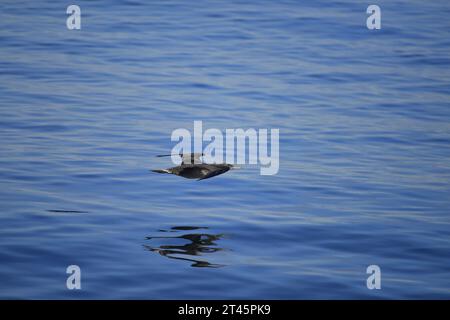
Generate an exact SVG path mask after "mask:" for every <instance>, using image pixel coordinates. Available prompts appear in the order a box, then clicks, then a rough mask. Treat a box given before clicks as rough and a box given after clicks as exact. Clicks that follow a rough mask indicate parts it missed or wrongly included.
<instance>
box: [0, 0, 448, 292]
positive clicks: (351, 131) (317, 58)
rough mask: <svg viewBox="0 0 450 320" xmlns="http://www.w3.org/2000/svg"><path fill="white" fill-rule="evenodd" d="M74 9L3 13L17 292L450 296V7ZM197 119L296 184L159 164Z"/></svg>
mask: <svg viewBox="0 0 450 320" xmlns="http://www.w3.org/2000/svg"><path fill="white" fill-rule="evenodd" d="M68 4H69V3H68V2H61V1H16V0H14V1H12V0H8V1H2V3H1V10H0V44H1V51H0V139H1V140H0V141H1V145H0V298H3V299H81V298H83V299H110V298H118V299H227V298H234V299H246V298H252V299H380V298H384V299H419V298H425V299H429V298H438V299H449V298H450V212H449V211H450V183H449V182H450V55H449V52H450V19H449V15H450V3H449V2H448V1H447V0H441V1H432V2H431V1H410V0H408V1H377V3H376V4H378V5H379V6H380V8H381V14H382V15H381V29H380V30H369V29H368V28H367V27H366V19H367V17H368V14H367V13H366V9H367V6H368V4H369V3H367V2H364V1H317V0H308V1H235V0H232V1H230V0H226V1H225V0H221V1H203V0H202V1H144V0H142V1H78V0H77V1H74V4H77V5H79V6H80V8H81V30H68V28H67V27H66V19H67V17H68V15H67V14H66V8H67V6H68ZM195 120H201V121H203V126H204V128H205V129H207V128H218V129H220V130H223V131H224V130H225V129H227V128H243V129H248V128H255V129H260V128H261V129H262V128H268V129H270V128H278V129H280V168H279V172H278V174H276V175H271V176H263V175H260V170H259V167H258V166H255V165H249V166H243V167H242V168H241V169H240V170H233V171H230V172H227V173H226V174H223V175H220V176H217V177H214V178H211V179H208V180H204V181H195V180H188V179H184V178H182V177H177V176H173V175H162V174H157V173H153V172H151V171H149V170H150V169H160V168H167V167H170V166H173V164H172V163H171V161H170V158H157V157H155V156H156V155H158V154H164V153H169V152H170V151H171V149H172V148H173V147H174V145H175V142H173V141H171V139H170V138H171V133H172V131H173V130H174V129H177V128H186V129H188V130H192V129H193V123H194V121H195ZM69 265H77V266H79V267H80V269H81V289H80V290H69V289H67V287H66V280H67V277H68V276H69V274H67V273H66V268H67V267H68V266H69ZM370 265H377V266H379V267H380V269H381V289H380V290H377V289H374V290H369V289H368V288H367V286H366V280H367V278H368V276H369V274H367V273H366V269H367V267H368V266H370Z"/></svg>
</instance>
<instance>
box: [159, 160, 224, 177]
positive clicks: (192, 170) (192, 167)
mask: <svg viewBox="0 0 450 320" xmlns="http://www.w3.org/2000/svg"><path fill="white" fill-rule="evenodd" d="M232 167H233V166H232V165H230V164H205V163H201V164H181V165H179V166H176V167H172V168H168V169H165V170H153V171H154V172H158V173H171V174H175V175H177V176H180V177H184V178H187V179H198V180H204V179H209V178H212V177H215V176H218V175H219V174H222V173H225V172H227V171H228V170H230V169H231V168H232Z"/></svg>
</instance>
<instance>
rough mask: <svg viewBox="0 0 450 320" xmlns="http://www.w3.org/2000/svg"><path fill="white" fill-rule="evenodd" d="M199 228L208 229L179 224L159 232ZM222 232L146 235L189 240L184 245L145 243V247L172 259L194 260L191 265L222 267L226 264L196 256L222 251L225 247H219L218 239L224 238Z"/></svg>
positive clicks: (150, 238)
mask: <svg viewBox="0 0 450 320" xmlns="http://www.w3.org/2000/svg"><path fill="white" fill-rule="evenodd" d="M198 229H208V228H207V227H189V226H179V227H172V228H171V229H170V230H159V232H180V231H189V230H198ZM222 236H223V235H222V234H216V235H214V234H207V233H188V234H182V235H179V236H172V237H171V236H165V237H162V236H159V237H146V240H154V239H182V240H187V241H189V242H188V243H186V244H183V245H160V246H159V247H153V246H151V245H144V248H145V249H147V250H149V251H152V252H157V253H159V254H160V255H162V256H165V257H167V258H170V259H177V260H185V261H190V262H192V264H191V267H200V268H201V267H203V268H220V267H223V266H224V265H222V264H215V263H210V262H208V261H206V260H204V259H198V258H196V257H198V256H202V255H203V254H205V253H208V254H209V253H214V252H218V251H222V250H223V248H219V247H217V244H216V243H215V242H216V241H218V240H220V239H221V238H222Z"/></svg>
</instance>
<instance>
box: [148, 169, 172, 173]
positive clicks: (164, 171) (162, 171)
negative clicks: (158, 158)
mask: <svg viewBox="0 0 450 320" xmlns="http://www.w3.org/2000/svg"><path fill="white" fill-rule="evenodd" d="M151 171H152V172H157V173H170V171H169V170H167V169H162V170H160V169H156V170H151Z"/></svg>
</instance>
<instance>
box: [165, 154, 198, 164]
mask: <svg viewBox="0 0 450 320" xmlns="http://www.w3.org/2000/svg"><path fill="white" fill-rule="evenodd" d="M172 155H176V156H180V157H181V159H182V162H181V164H199V163H202V161H201V160H200V158H201V157H202V156H203V153H180V154H160V155H157V157H158V158H160V157H171V156H172Z"/></svg>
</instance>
